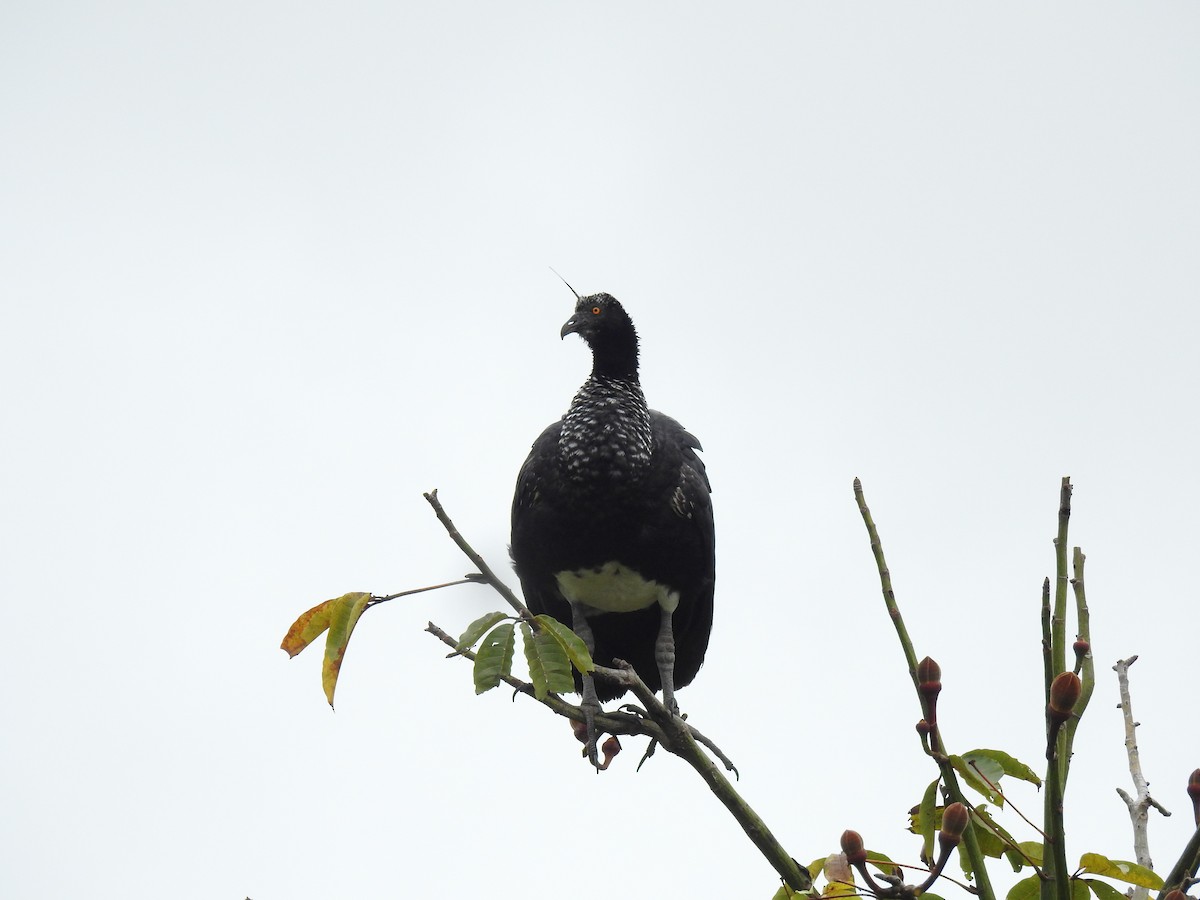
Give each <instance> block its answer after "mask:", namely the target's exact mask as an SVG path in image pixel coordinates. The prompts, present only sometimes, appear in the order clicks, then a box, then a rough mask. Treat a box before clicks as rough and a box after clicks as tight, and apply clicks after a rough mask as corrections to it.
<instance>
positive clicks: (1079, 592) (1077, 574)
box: [1059, 547, 1096, 793]
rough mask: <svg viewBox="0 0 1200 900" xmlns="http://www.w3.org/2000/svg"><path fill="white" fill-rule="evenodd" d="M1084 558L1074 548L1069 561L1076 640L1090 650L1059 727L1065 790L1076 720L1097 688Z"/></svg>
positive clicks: (1081, 666) (1077, 720) (1081, 663)
mask: <svg viewBox="0 0 1200 900" xmlns="http://www.w3.org/2000/svg"><path fill="white" fill-rule="evenodd" d="M1086 560H1087V557H1086V556H1084V555H1083V551H1082V550H1080V549H1079V548H1078V547H1076V548H1075V551H1074V554H1073V556H1072V560H1071V563H1072V568H1073V569H1074V577H1073V578H1071V587H1072V588H1073V589H1074V591H1075V617H1076V620H1077V621H1076V624H1077V626H1078V640H1081V641H1086V642H1087V644H1088V647H1089V649H1088V652H1087V653H1085V654H1084V655H1083V658H1082V660H1080V668H1079V680H1080V682H1081V683H1082V685H1083V689H1082V690H1081V691H1080V693H1079V699H1078V700H1077V701H1076V702H1075V711H1074V713H1073V714H1072V715H1071V718H1070V719H1068V720H1067V721H1066V722H1064V723H1063V726H1062V738H1061V743H1060V744H1059V747H1060V749H1061V753H1062V756H1063V760H1062V761H1061V762H1060V764H1059V765H1060V767H1061V770H1062V788H1063V792H1064V793H1065V792H1066V789H1067V777H1068V776H1069V775H1070V764H1071V753H1072V748H1073V747H1074V746H1075V731H1076V729H1077V728H1079V720H1080V718H1081V717H1082V716H1083V713H1084V710H1086V709H1087V706H1088V703H1089V702H1090V701H1091V699H1092V691H1093V690H1095V688H1096V667H1095V664H1094V662H1093V659H1092V652H1091V649H1090V648H1091V642H1092V622H1091V613H1090V612H1089V611H1088V605H1087V594H1086V593H1085V591H1084V584H1083V564H1084V562H1085V561H1086Z"/></svg>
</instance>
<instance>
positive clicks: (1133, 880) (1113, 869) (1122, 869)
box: [1079, 853, 1163, 891]
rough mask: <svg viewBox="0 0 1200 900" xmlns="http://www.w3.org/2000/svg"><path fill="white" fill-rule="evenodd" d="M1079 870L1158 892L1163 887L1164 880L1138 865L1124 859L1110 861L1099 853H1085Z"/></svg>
mask: <svg viewBox="0 0 1200 900" xmlns="http://www.w3.org/2000/svg"><path fill="white" fill-rule="evenodd" d="M1079 868H1080V869H1081V870H1082V871H1084V872H1087V873H1088V874H1090V875H1103V876H1104V877H1105V878H1115V879H1116V880H1117V881H1124V882H1125V883H1126V884H1135V885H1137V886H1138V887H1144V888H1150V889H1151V890H1152V891H1156V890H1158V889H1159V888H1161V887H1162V886H1163V880H1162V879H1161V878H1159V877H1158V876H1157V875H1155V874H1154V873H1153V872H1151V871H1150V870H1149V869H1147V868H1146V867H1145V866H1139V865H1138V864H1137V863H1133V862H1128V861H1126V860H1123V859H1109V858H1108V857H1107V856H1101V855H1100V854H1099V853H1085V854H1083V856H1081V857H1079Z"/></svg>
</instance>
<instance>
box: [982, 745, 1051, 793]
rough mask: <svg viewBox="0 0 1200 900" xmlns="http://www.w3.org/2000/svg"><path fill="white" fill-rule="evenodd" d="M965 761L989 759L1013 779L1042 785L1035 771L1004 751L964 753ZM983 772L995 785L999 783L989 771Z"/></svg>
mask: <svg viewBox="0 0 1200 900" xmlns="http://www.w3.org/2000/svg"><path fill="white" fill-rule="evenodd" d="M963 759H965V760H967V761H968V762H969V761H970V760H972V759H987V760H990V761H991V762H994V763H996V764H998V765H999V766H1000V771H1001V772H1003V773H1004V774H1005V775H1011V776H1012V777H1013V778H1017V779H1020V780H1021V781H1028V782H1029V783H1030V784H1036V785H1037V786H1038V787H1041V785H1042V779H1040V778H1038V776H1037V773H1036V772H1034V771H1033V769H1031V768H1029V766H1027V765H1025V763H1023V762H1021V761H1020V760H1019V759H1017V758H1016V757H1014V756H1010V755H1009V754H1007V753H1005V752H1004V751H1003V750H983V749H980V750H972V751H970V752H969V753H964V754H963ZM983 772H984V774H985V775H987V777H988V778H991V780H992V783H993V784H996V783H998V780H997V779H996V778H992V776H991V775H990V774H989V773H988V770H987V769H984V770H983Z"/></svg>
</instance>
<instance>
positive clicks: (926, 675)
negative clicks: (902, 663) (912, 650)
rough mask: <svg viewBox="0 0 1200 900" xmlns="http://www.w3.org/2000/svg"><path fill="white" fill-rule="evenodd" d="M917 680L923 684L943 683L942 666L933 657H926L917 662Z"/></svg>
mask: <svg viewBox="0 0 1200 900" xmlns="http://www.w3.org/2000/svg"><path fill="white" fill-rule="evenodd" d="M917 681H918V682H920V683H921V684H939V685H940V684H941V681H942V667H941V666H939V665H938V664H937V663H936V662H935V661H934V660H933V658H932V657H929V656H927V657H925V658H924V659H923V660H921V661H920V662H919V663H917Z"/></svg>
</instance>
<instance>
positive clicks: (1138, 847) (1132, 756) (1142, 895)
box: [1113, 655, 1170, 900]
mask: <svg viewBox="0 0 1200 900" xmlns="http://www.w3.org/2000/svg"><path fill="white" fill-rule="evenodd" d="M1135 662H1137V656H1136V655H1135V656H1131V657H1129V659H1121V660H1117V663H1116V665H1114V666H1113V671H1114V672H1116V673H1117V684H1118V686H1119V688H1120V692H1121V702H1120V704H1118V705H1119V706H1120V708H1121V715H1122V716H1123V717H1124V719H1125V753H1126V755H1127V756H1128V757H1129V774H1130V776H1131V777H1132V778H1133V787H1134V790H1135V791H1136V792H1137V796H1136V797H1131V796H1129V794H1128V793H1126V792H1125V791H1123V790H1121V788H1117V793H1118V794H1119V795H1120V797H1121V799H1122V800H1124V801H1125V807H1126V808H1127V809H1128V810H1129V821H1130V822H1131V823H1132V825H1133V852H1134V855H1135V858H1136V859H1137V864H1138V865H1139V866H1145V867H1146V868H1147V869H1153V868H1154V863H1153V862H1152V861H1151V859H1150V838H1149V834H1148V830H1149V824H1150V808H1151V807H1154V808H1155V809H1157V810H1158V811H1159V812H1160V813H1162V814H1163V815H1164V816H1169V815H1170V812H1168V811H1167V810H1166V809H1164V808H1163V806H1162V804H1160V803H1159V802H1158V801H1157V800H1155V799H1153V798H1152V797H1151V796H1150V783H1149V782H1148V781H1146V776H1145V775H1143V774H1142V760H1141V754H1140V753H1139V752H1138V745H1137V727H1138V725H1139V724H1140V723H1138V722H1135V721H1134V719H1133V701H1132V700H1131V699H1130V696H1129V667H1130V666H1132V665H1133V664H1134V663H1135ZM1149 896H1150V890H1149V889H1148V888H1144V887H1135V888H1134V889H1133V894H1132V895H1131V900H1146V898H1148V897H1149Z"/></svg>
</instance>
